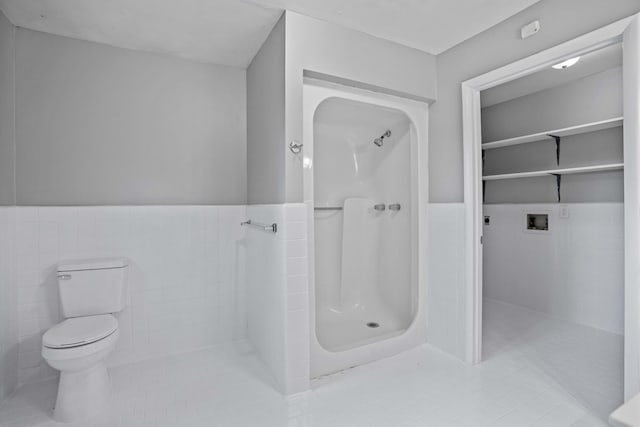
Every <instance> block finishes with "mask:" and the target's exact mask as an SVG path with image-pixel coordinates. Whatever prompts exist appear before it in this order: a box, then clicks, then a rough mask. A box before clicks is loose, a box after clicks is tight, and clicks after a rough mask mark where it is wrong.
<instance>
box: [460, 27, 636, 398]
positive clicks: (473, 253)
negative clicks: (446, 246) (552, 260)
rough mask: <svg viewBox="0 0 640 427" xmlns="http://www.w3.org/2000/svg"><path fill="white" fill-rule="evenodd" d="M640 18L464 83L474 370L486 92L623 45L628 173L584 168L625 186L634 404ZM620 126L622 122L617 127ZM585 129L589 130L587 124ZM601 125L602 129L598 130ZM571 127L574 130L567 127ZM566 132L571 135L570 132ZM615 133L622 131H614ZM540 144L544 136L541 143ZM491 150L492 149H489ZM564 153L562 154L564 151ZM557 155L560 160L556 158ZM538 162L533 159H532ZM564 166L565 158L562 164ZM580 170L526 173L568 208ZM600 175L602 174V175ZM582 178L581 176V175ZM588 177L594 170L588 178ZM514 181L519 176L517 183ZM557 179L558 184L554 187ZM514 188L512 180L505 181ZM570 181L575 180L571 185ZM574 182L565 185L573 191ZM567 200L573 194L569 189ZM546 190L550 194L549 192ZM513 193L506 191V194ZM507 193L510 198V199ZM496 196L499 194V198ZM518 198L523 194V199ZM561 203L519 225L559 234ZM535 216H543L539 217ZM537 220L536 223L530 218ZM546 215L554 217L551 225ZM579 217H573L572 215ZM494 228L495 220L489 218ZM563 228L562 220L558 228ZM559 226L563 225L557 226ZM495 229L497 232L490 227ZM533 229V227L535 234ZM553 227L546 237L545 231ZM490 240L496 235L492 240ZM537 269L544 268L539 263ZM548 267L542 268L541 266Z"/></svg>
mask: <svg viewBox="0 0 640 427" xmlns="http://www.w3.org/2000/svg"><path fill="white" fill-rule="evenodd" d="M638 38H639V37H638V18H637V17H631V18H627V19H625V20H622V21H618V22H616V23H614V24H611V25H609V26H607V27H604V28H601V29H599V30H596V31H594V32H592V33H589V34H586V35H584V36H581V37H579V38H577V39H574V40H572V41H569V42H567V43H564V44H562V45H559V46H556V47H554V48H551V49H549V50H547V51H544V52H541V53H539V54H536V55H534V56H531V57H529V58H526V59H523V60H521V61H518V62H515V63H513V64H509V65H507V66H505V67H502V68H500V69H497V70H494V71H491V72H489V73H486V74H484V75H482V76H478V77H476V78H474V79H471V80H468V81H466V82H463V84H462V94H463V123H464V165H465V177H464V179H465V210H466V213H465V215H466V225H467V235H466V245H465V246H466V251H467V260H466V263H467V265H466V272H467V284H468V287H467V301H468V307H467V308H468V314H469V316H468V319H469V320H468V324H467V360H468V361H469V362H470V363H479V362H480V361H482V356H483V351H482V348H483V335H482V332H483V321H482V320H483V296H484V294H483V292H484V290H483V265H484V256H483V251H484V248H483V239H484V236H483V235H484V227H485V225H484V221H485V218H484V209H483V201H484V197H485V196H487V193H486V192H484V191H483V187H484V189H486V185H483V182H486V181H488V180H487V179H486V177H485V179H484V180H483V164H482V152H483V151H485V150H483V146H482V145H481V143H482V142H483V140H482V134H483V130H484V129H483V126H482V114H481V108H482V102H481V92H482V91H487V90H489V89H491V88H496V87H498V86H501V85H504V84H505V83H510V82H514V81H516V80H517V79H520V78H523V77H527V76H532V75H533V74H535V73H537V72H539V71H541V70H545V69H548V68H549V67H551V66H552V65H555V64H558V63H560V62H563V61H565V60H567V59H570V58H575V57H578V56H581V57H586V56H587V55H588V54H590V53H593V52H596V51H599V50H601V49H605V48H612V49H613V47H614V46H616V45H619V44H620V43H622V44H623V48H624V58H623V75H624V79H623V87H624V90H623V93H624V96H623V98H624V100H623V102H624V116H625V119H626V120H625V121H624V131H623V151H624V166H623V165H622V164H620V163H621V162H619V161H618V162H614V161H611V162H608V161H607V162H595V161H594V162H592V163H591V164H587V163H585V164H581V165H580V166H579V167H593V168H595V170H598V168H604V169H602V171H607V173H608V172H611V171H614V170H620V169H621V168H622V167H623V172H621V174H622V176H623V179H624V190H623V194H624V237H623V240H624V242H623V244H622V245H623V247H624V259H625V260H626V262H625V263H624V268H623V274H622V275H623V277H624V285H623V288H624V302H623V305H624V307H625V309H624V331H623V332H624V351H623V353H624V398H625V399H628V398H630V397H632V396H633V395H635V394H636V393H638V392H639V391H640V387H639V385H638V384H639V381H638V380H639V379H640V375H638V365H639V363H638V361H639V358H638V355H639V353H638V341H639V340H638V338H637V337H639V336H640V335H639V334H640V330H639V325H640V323H639V322H638V319H637V316H638V314H637V312H638V310H637V307H636V305H637V304H636V303H635V301H636V299H637V296H638V285H637V284H638V271H636V270H637V268H636V267H635V266H636V264H637V262H636V261H635V260H637V259H638V242H639V237H638V226H637V222H638V221H637V218H636V216H635V215H631V213H634V212H637V211H638V209H639V208H640V198H639V197H638V195H637V194H636V192H637V187H638V185H637V182H638V171H637V169H638V167H637V160H636V158H637V151H638V147H637V141H638V135H639V134H640V132H639V130H638V102H639V101H638V99H639V98H640V96H639V93H638V92H639V90H638V75H639V74H638V56H639V55H638V51H639V45H640V43H639V42H638ZM609 119H619V118H616V117H608V118H606V119H602V120H591V121H590V122H601V121H605V122H607V120H609ZM614 121H615V120H614ZM583 124H584V123H583ZM592 124H594V123H592ZM610 124H611V123H610V122H607V123H600V124H599V125H601V126H604V128H602V129H595V132H598V131H603V130H604V131H606V127H607V126H609V125H610ZM566 127H571V126H566ZM566 127H565V128H566ZM565 128H563V127H562V126H559V127H550V128H549V129H541V130H540V132H541V133H543V134H544V135H549V134H551V135H553V136H560V137H562V136H565V135H555V134H553V133H552V132H551V131H562V130H564V129H565ZM611 128H614V126H612V127H611ZM535 133H536V132H535V131H531V132H529V133H528V134H527V133H525V134H522V135H520V136H525V135H531V134H535ZM553 136H552V137H551V139H550V144H551V146H552V148H553V145H554V144H555V143H556V139H555V138H554V137H553ZM536 138H537V137H536ZM505 139H510V138H502V139H497V140H495V141H489V142H498V144H495V146H494V148H500V143H501V141H503V140H505ZM485 148H486V147H485ZM559 152H562V151H561V148H560V150H559ZM553 154H554V155H555V154H556V153H553ZM528 160H531V159H528ZM561 160H563V158H561ZM572 167H578V166H575V165H571V166H570V167H564V165H563V164H561V163H560V162H559V161H558V163H556V165H555V166H554V167H551V168H549V169H548V170H547V169H544V170H533V169H532V170H525V171H524V172H531V171H534V172H541V171H544V172H546V174H545V175H546V177H545V178H543V179H544V180H547V181H549V180H550V182H551V191H554V192H555V193H556V196H557V194H560V197H561V199H560V201H561V202H562V194H563V187H562V180H563V179H564V178H563V176H564V175H568V174H570V173H571V172H572V171H567V170H562V171H560V173H558V170H559V169H571V168H572ZM602 171H600V172H602ZM500 172H504V171H498V172H496V173H492V174H491V175H490V176H493V177H494V178H492V179H494V180H496V181H498V180H501V179H500V178H495V176H498V175H504V174H509V173H518V172H515V171H506V172H505V173H500ZM573 172H576V173H577V171H573ZM580 172H581V173H582V172H585V173H586V171H580ZM509 178H514V177H509ZM519 178H524V179H529V178H532V179H533V178H534V176H521V177H519ZM554 179H555V180H556V182H555V183H554V182H553V180H554ZM504 181H505V182H506V179H504ZM569 181H570V180H569ZM566 183H567V179H565V184H566ZM564 189H565V194H567V193H566V191H567V187H566V186H565V187H564ZM547 190H548V189H545V190H544V191H547ZM505 191H506V190H505ZM501 194H505V192H502V193H501ZM494 195H495V193H494ZM516 196H517V194H516ZM561 206H562V205H561V204H558V205H557V208H558V212H542V211H540V209H537V208H536V209H529V210H532V211H531V212H525V211H527V209H525V211H523V212H520V213H519V215H520V219H519V220H518V221H519V223H520V226H521V227H522V228H523V230H522V232H523V233H526V232H529V233H532V235H535V233H539V235H543V234H544V233H545V232H546V233H548V232H549V230H553V227H554V224H553V222H554V218H556V217H558V216H560V212H559V210H560V207H561ZM534 210H535V212H534ZM529 215H531V216H529ZM545 215H547V216H546V218H545ZM569 215H571V212H569ZM489 221H491V219H489ZM556 222H557V221H556ZM556 225H557V224H556ZM489 226H491V225H489ZM529 227H531V228H530V229H529ZM545 228H546V230H545ZM487 237H488V236H487ZM533 262H538V260H534V261H533ZM541 262H542V261H541Z"/></svg>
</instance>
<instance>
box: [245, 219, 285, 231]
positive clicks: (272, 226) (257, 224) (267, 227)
mask: <svg viewBox="0 0 640 427" xmlns="http://www.w3.org/2000/svg"><path fill="white" fill-rule="evenodd" d="M240 225H241V226H245V225H248V226H251V227H255V228H259V229H261V230H263V231H271V232H272V233H277V232H278V224H276V223H275V222H274V223H273V224H263V223H261V222H253V221H252V220H250V219H248V220H246V221H243V222H241V223H240Z"/></svg>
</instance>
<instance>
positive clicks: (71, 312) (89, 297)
mask: <svg viewBox="0 0 640 427" xmlns="http://www.w3.org/2000/svg"><path fill="white" fill-rule="evenodd" d="M128 266H129V261H128V260H127V259H126V258H100V259H84V260H75V261H65V262H61V263H60V264H58V288H59V290H60V305H61V308H62V314H63V315H64V317H80V316H93V315H96V314H107V313H116V312H119V311H122V310H123V309H124V307H125V305H126V300H127V292H126V290H127V269H128Z"/></svg>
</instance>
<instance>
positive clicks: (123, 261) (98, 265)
mask: <svg viewBox="0 0 640 427" xmlns="http://www.w3.org/2000/svg"><path fill="white" fill-rule="evenodd" d="M128 265H129V260H128V259H127V258H124V257H119V258H93V259H77V260H70V261H63V262H60V263H58V271H83V270H105V269H109V268H123V267H126V266H128Z"/></svg>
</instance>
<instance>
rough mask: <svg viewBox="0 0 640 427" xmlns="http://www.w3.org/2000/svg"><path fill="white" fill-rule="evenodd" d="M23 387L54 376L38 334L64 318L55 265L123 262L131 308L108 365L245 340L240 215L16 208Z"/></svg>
mask: <svg viewBox="0 0 640 427" xmlns="http://www.w3.org/2000/svg"><path fill="white" fill-rule="evenodd" d="M16 213H17V217H16V221H17V225H16V238H17V241H16V245H15V255H16V257H17V263H16V265H17V267H16V278H17V288H18V302H19V304H18V309H19V328H18V330H19V347H18V348H19V361H20V370H19V373H20V374H19V376H20V382H22V383H26V382H30V381H34V380H40V379H44V378H46V377H50V376H53V375H55V374H56V372H55V371H53V370H52V369H50V368H49V367H48V366H47V364H46V362H44V361H43V360H42V359H41V357H40V345H41V337H42V333H43V332H44V331H45V330H46V329H48V328H49V327H50V326H52V325H53V324H55V323H57V322H59V321H60V320H61V319H62V316H61V313H60V309H59V303H58V290H57V282H56V275H55V268H56V263H57V262H58V261H60V260H64V259H69V258H91V257H108V256H127V257H129V258H130V260H131V264H130V272H129V273H130V275H129V282H130V283H129V284H130V305H129V306H128V307H127V309H125V310H124V311H123V312H122V313H119V314H118V315H117V317H118V318H119V322H120V332H121V335H120V341H119V343H118V346H117V349H116V351H115V352H114V354H113V356H112V357H111V359H110V363H111V364H112V365H118V364H123V363H128V362H134V361H140V360H144V359H150V358H156V357H160V356H164V355H168V354H175V353H182V352H186V351H190V350H194V349H197V348H202V347H207V346H211V345H216V344H220V343H224V342H229V341H232V340H239V339H243V338H245V336H246V333H245V330H246V308H245V306H244V304H245V290H244V285H243V280H244V276H243V273H242V272H243V270H244V267H242V266H241V264H242V263H243V262H244V253H243V252H244V242H243V237H244V232H245V231H244V230H243V229H242V227H240V225H239V224H240V222H241V221H242V220H244V219H245V216H246V207H244V206H178V207H176V206H141V207H125V206H122V207H119V206H114V207H18V208H16Z"/></svg>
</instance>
